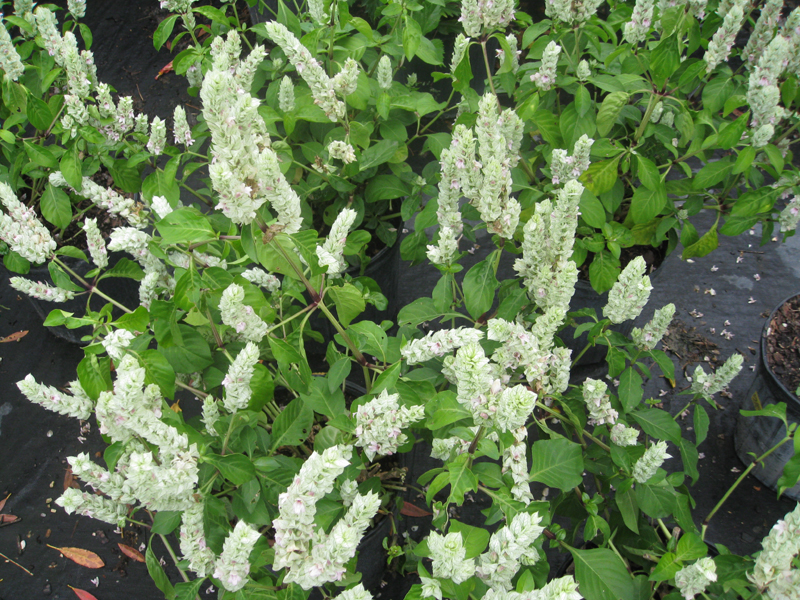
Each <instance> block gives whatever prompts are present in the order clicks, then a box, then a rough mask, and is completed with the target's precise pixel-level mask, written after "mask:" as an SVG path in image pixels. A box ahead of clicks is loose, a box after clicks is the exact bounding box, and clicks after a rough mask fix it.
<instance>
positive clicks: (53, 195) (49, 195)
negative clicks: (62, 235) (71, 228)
mask: <svg viewBox="0 0 800 600" xmlns="http://www.w3.org/2000/svg"><path fill="white" fill-rule="evenodd" d="M39 206H40V208H41V209H42V216H43V217H44V218H45V219H47V220H48V221H49V222H50V223H52V224H53V225H55V226H56V227H58V228H59V229H63V228H65V227H66V226H67V225H69V224H70V222H71V221H72V204H70V202H69V196H68V195H67V193H66V192H65V191H64V190H62V189H61V188H58V187H56V186H54V185H53V184H52V183H49V182H48V184H47V187H45V189H44V192H43V193H42V196H41V200H40V203H39Z"/></svg>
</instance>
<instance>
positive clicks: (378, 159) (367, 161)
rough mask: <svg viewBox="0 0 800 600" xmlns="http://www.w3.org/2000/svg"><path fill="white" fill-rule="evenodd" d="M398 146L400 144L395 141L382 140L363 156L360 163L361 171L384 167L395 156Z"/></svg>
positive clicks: (368, 149) (365, 151)
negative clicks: (379, 166)
mask: <svg viewBox="0 0 800 600" xmlns="http://www.w3.org/2000/svg"><path fill="white" fill-rule="evenodd" d="M398 146H399V144H398V143H397V142H396V141H395V140H381V141H380V142H378V143H377V144H374V145H372V146H370V147H369V148H367V149H366V150H364V152H363V153H362V154H361V160H360V161H359V166H360V167H361V170H362V171H366V170H367V169H369V168H371V167H377V166H378V165H382V164H383V163H385V162H386V161H388V160H389V159H390V158H392V157H393V156H394V153H395V152H397V147H398Z"/></svg>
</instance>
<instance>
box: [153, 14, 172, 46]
mask: <svg viewBox="0 0 800 600" xmlns="http://www.w3.org/2000/svg"><path fill="white" fill-rule="evenodd" d="M177 20H178V15H170V16H168V17H167V18H166V19H164V20H163V21H161V23H159V24H158V27H156V31H155V33H153V46H155V49H156V50H161V46H163V45H164V44H166V43H167V40H168V39H169V36H171V35H172V30H173V28H174V27H175V21H177Z"/></svg>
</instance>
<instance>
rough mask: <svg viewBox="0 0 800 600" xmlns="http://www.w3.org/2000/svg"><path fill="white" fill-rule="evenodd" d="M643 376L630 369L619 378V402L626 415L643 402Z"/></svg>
mask: <svg viewBox="0 0 800 600" xmlns="http://www.w3.org/2000/svg"><path fill="white" fill-rule="evenodd" d="M643 383H644V382H643V381H642V376H641V375H639V373H638V372H637V371H636V370H635V369H634V368H633V367H628V368H627V369H625V370H624V371H623V372H622V375H620V378H619V401H620V402H621V403H622V408H623V409H624V410H625V412H626V413H629V412H631V411H632V410H633V409H635V408H636V407H637V406H639V404H640V403H641V401H642V397H643V395H644V391H643V390H642V385H643Z"/></svg>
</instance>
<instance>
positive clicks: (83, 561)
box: [47, 544, 106, 569]
mask: <svg viewBox="0 0 800 600" xmlns="http://www.w3.org/2000/svg"><path fill="white" fill-rule="evenodd" d="M47 547H48V548H52V549H53V550H58V551H59V552H61V554H63V555H64V556H66V557H67V558H68V559H70V560H71V561H73V562H76V563H78V564H79V565H81V566H82V567H86V568H88V569H100V568H101V567H105V566H106V563H104V562H103V559H102V558H100V557H99V556H97V554H95V553H94V552H92V551H90V550H84V549H83V548H56V547H55V546H51V545H50V544H47Z"/></svg>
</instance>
